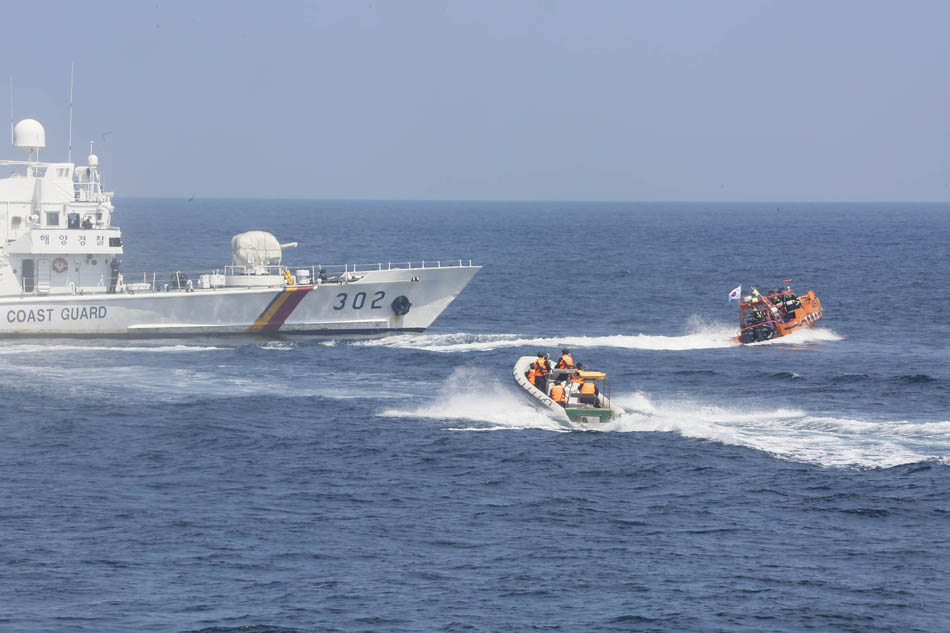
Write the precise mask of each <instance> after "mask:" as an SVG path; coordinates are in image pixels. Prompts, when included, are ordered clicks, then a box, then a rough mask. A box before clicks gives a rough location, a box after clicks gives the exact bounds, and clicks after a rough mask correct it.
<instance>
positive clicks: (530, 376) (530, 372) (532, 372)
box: [528, 365, 538, 385]
mask: <svg viewBox="0 0 950 633" xmlns="http://www.w3.org/2000/svg"><path fill="white" fill-rule="evenodd" d="M537 375H538V372H536V371H535V370H534V365H532V366H531V369H529V370H528V382H530V383H531V384H532V385H533V384H534V377H535V376H537Z"/></svg>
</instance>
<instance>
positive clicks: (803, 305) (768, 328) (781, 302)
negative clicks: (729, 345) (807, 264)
mask: <svg viewBox="0 0 950 633" xmlns="http://www.w3.org/2000/svg"><path fill="white" fill-rule="evenodd" d="M783 281H784V283H785V288H784V289H782V288H779V289H777V290H769V291H768V292H767V293H766V294H764V295H762V294H759V291H758V290H756V289H755V288H753V289H752V293H751V294H747V295H742V286H739V287H738V288H736V289H735V290H733V291H732V293H731V294H730V295H729V298H730V299H738V301H739V334H738V336H736V337H734V338H733V339H732V340H733V341H735V342H736V343H757V342H759V341H767V340H769V339H773V338H779V337H780V336H785V335H786V334H791V333H792V332H794V331H796V330H798V329H800V328H803V327H811V326H813V325H814V324H815V322H816V321H818V319H820V318H821V313H822V311H821V301H819V300H818V297H816V296H815V291H814V290H809V291H808V294H805V295H801V296H799V295H796V294H795V292H794V291H792V287H791V286H789V285H788V284H789V283H791V279H785V280H783Z"/></svg>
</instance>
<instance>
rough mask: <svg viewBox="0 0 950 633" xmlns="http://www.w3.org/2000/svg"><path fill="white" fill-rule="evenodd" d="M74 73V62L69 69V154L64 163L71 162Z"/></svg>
mask: <svg viewBox="0 0 950 633" xmlns="http://www.w3.org/2000/svg"><path fill="white" fill-rule="evenodd" d="M75 73H76V62H73V63H72V64H71V65H70V67H69V153H68V154H67V155H66V162H67V163H71V162H73V75H74V74H75Z"/></svg>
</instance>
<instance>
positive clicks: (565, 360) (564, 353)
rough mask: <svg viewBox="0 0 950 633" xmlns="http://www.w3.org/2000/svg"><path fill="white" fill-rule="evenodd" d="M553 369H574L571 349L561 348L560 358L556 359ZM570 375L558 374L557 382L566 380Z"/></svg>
mask: <svg viewBox="0 0 950 633" xmlns="http://www.w3.org/2000/svg"><path fill="white" fill-rule="evenodd" d="M554 368H555V369H574V359H573V358H571V350H569V349H567V348H566V347H565V348H564V349H562V350H561V358H560V360H558V361H557V365H555V367H554ZM569 378H570V376H569V375H568V374H560V375H559V376H558V377H557V381H558V382H559V383H565V382H567V381H568V379H569Z"/></svg>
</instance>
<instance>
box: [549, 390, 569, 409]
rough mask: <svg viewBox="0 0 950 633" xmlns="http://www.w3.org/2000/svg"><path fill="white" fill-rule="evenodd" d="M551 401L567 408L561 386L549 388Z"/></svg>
mask: <svg viewBox="0 0 950 633" xmlns="http://www.w3.org/2000/svg"><path fill="white" fill-rule="evenodd" d="M551 400H554V401H555V402H556V403H558V404H559V405H561V406H562V407H565V406H567V398H566V397H565V394H564V387H562V386H561V385H554V386H553V387H551Z"/></svg>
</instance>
